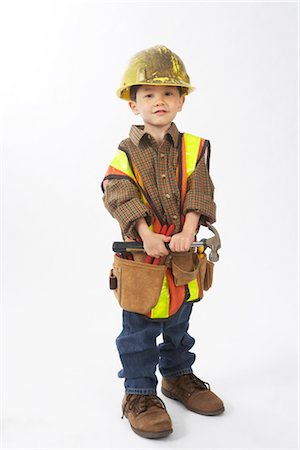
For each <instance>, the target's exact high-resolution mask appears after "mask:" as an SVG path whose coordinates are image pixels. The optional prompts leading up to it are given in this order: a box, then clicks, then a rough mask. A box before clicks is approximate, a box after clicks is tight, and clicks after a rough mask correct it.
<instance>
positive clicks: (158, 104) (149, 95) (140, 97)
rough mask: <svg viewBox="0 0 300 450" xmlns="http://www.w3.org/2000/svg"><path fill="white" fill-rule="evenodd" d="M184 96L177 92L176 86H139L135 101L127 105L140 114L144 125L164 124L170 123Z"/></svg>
mask: <svg viewBox="0 0 300 450" xmlns="http://www.w3.org/2000/svg"><path fill="white" fill-rule="evenodd" d="M184 101H185V96H184V95H180V94H179V90H178V89H177V87H176V86H153V85H145V86H140V87H139V89H138V91H137V93H136V101H135V102H134V101H132V100H131V101H130V102H129V106H130V108H131V110H132V111H133V113H134V114H136V115H138V114H140V115H141V116H142V118H143V121H144V124H145V125H151V126H157V127H161V126H165V125H168V124H171V122H172V120H173V119H174V118H175V117H176V114H177V113H178V112H179V111H181V110H182V106H183V103H184Z"/></svg>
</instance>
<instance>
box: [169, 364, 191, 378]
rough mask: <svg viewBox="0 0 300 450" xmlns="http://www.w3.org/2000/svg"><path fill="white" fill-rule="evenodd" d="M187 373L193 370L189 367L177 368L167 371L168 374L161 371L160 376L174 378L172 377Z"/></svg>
mask: <svg viewBox="0 0 300 450" xmlns="http://www.w3.org/2000/svg"><path fill="white" fill-rule="evenodd" d="M188 373H193V371H192V369H191V368H190V367H189V368H188V369H180V370H177V371H176V372H169V373H168V374H166V373H162V376H163V377H164V378H174V377H180V375H187V374H188Z"/></svg>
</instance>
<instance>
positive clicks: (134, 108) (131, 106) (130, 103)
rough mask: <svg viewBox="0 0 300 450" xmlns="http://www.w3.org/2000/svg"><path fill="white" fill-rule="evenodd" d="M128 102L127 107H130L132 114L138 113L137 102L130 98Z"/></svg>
mask: <svg viewBox="0 0 300 450" xmlns="http://www.w3.org/2000/svg"><path fill="white" fill-rule="evenodd" d="M128 104H129V107H130V109H131V111H132V112H133V114H135V115H136V116H137V115H138V114H139V110H138V107H137V104H136V103H135V102H134V101H133V100H130V101H129V102H128Z"/></svg>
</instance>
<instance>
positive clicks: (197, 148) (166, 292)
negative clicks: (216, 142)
mask: <svg viewBox="0 0 300 450" xmlns="http://www.w3.org/2000/svg"><path fill="white" fill-rule="evenodd" d="M204 142H205V139H203V138H201V137H198V136H194V135H192V134H189V133H183V134H182V145H181V148H182V153H181V165H182V167H181V173H182V180H181V186H180V188H181V207H182V205H183V202H184V197H185V193H186V187H187V180H188V178H189V177H190V176H191V174H192V173H193V171H194V169H195V167H196V164H197V161H198V160H199V158H200V155H201V152H202V149H203V146H204ZM177 175H178V171H177ZM112 178H130V179H131V180H133V181H134V182H135V184H136V185H137V187H138V188H139V190H140V194H141V200H142V202H143V203H144V204H145V205H147V206H148V207H149V208H150V209H151V210H152V212H153V215H154V217H155V222H154V226H153V224H152V225H150V227H149V228H150V229H151V230H152V231H153V230H154V231H156V232H159V231H158V230H159V229H160V226H161V225H162V224H160V223H159V221H158V220H157V217H156V214H155V211H153V205H152V204H151V199H150V198H149V197H148V196H147V193H146V191H145V189H144V185H143V181H142V179H141V176H140V174H139V173H138V171H137V169H136V167H135V166H134V164H133V162H132V161H130V160H129V158H128V156H127V154H126V152H125V151H123V150H121V149H118V150H117V152H116V154H115V156H114V158H113V160H112V162H111V164H110V166H109V168H108V170H107V172H106V174H105V177H104V180H105V179H112ZM187 287H188V290H189V297H188V299H187V300H186V301H188V302H192V301H195V300H198V299H199V286H198V281H197V279H195V280H192V281H190V282H189V283H188V284H187ZM184 298H185V288H184V286H175V283H174V278H173V275H172V273H171V271H170V269H167V272H166V275H165V276H164V280H163V284H162V288H161V292H160V296H159V299H158V302H157V304H156V306H155V307H154V308H153V309H152V310H151V311H150V312H149V314H148V317H150V318H151V319H166V318H168V317H170V316H171V315H173V314H175V313H176V312H177V311H178V309H179V308H180V307H181V305H182V303H183V302H184Z"/></svg>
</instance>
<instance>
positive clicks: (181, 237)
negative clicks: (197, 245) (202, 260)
mask: <svg viewBox="0 0 300 450" xmlns="http://www.w3.org/2000/svg"><path fill="white" fill-rule="evenodd" d="M194 238H195V233H192V232H190V231H184V230H183V231H181V232H180V233H177V234H174V235H173V236H172V239H171V242H170V243H169V247H170V250H171V251H172V252H188V251H189V249H190V247H191V244H192V242H194Z"/></svg>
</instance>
